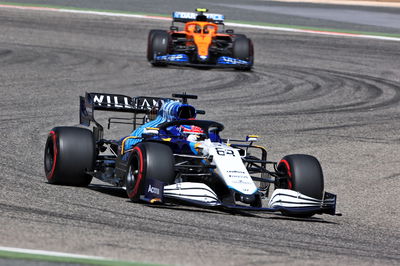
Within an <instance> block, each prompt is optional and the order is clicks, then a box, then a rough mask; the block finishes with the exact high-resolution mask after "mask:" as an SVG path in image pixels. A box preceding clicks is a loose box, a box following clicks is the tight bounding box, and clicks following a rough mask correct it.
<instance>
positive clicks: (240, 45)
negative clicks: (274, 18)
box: [232, 35, 254, 70]
mask: <svg viewBox="0 0 400 266" xmlns="http://www.w3.org/2000/svg"><path fill="white" fill-rule="evenodd" d="M232 49H233V57H234V58H236V59H240V60H244V61H248V62H250V65H249V66H246V67H240V68H238V69H239V70H251V68H252V66H253V61H254V48H253V42H252V41H251V40H250V39H249V38H246V37H245V36H241V35H239V37H238V38H236V39H235V40H234V41H233V48H232Z"/></svg>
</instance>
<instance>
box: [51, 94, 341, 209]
mask: <svg viewBox="0 0 400 266" xmlns="http://www.w3.org/2000/svg"><path fill="white" fill-rule="evenodd" d="M196 98H197V96H195V95H187V94H174V95H173V98H157V97H133V98H131V97H129V96H124V95H114V94H102V93H86V95H85V96H84V97H81V98H80V124H81V125H82V126H89V125H90V124H91V123H93V124H94V127H93V130H89V129H87V128H83V127H55V128H53V129H52V130H51V131H50V134H49V135H48V138H47V142H46V146H45V159H44V166H45V167H44V168H45V173H46V177H47V180H48V182H49V183H51V184H63V185H75V186H87V185H89V184H90V182H91V180H92V178H93V177H95V178H98V179H100V180H102V181H104V182H107V183H110V184H112V185H114V186H117V187H121V188H124V189H125V190H126V192H127V195H128V197H129V198H130V199H131V200H132V201H134V202H141V201H142V202H148V203H153V204H168V203H172V202H174V203H176V202H181V203H186V204H190V205H196V206H201V207H208V208H217V209H220V210H228V211H230V212H231V211H240V212H242V211H264V212H281V213H283V214H285V215H289V216H295V217H310V216H313V215H314V214H323V213H327V214H331V215H335V214H336V211H335V208H336V196H335V195H334V194H331V193H328V192H325V190H324V178H323V173H322V169H321V166H320V163H319V162H318V160H317V159H316V158H315V157H313V156H310V155H305V154H292V155H287V156H284V157H283V158H282V159H281V160H280V161H279V162H272V161H269V160H268V159H267V151H266V149H265V148H263V147H262V146H259V145H255V144H254V143H255V142H256V141H257V136H254V135H253V136H251V135H250V136H247V137H246V139H244V140H233V139H223V138H221V136H220V132H221V131H222V130H223V129H224V126H223V125H222V124H220V123H218V122H215V121H209V120H198V119H197V117H196V116H197V114H204V113H205V112H204V111H201V110H196V109H195V108H194V107H193V106H192V105H190V104H188V99H196ZM95 110H103V111H114V112H127V113H131V114H132V118H131V119H129V120H127V118H123V119H118V118H115V117H112V118H110V119H109V126H110V124H111V123H124V124H129V125H131V126H133V128H134V130H133V132H131V133H130V134H129V135H127V136H124V137H122V138H120V139H118V140H108V139H105V138H104V136H103V135H104V129H103V127H102V126H101V125H100V124H99V123H98V122H97V121H96V120H95V118H94V112H95Z"/></svg>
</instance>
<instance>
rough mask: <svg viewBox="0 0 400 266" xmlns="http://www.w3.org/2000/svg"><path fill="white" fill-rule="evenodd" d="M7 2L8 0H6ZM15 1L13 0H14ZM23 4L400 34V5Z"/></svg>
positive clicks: (70, 0)
mask: <svg viewBox="0 0 400 266" xmlns="http://www.w3.org/2000/svg"><path fill="white" fill-rule="evenodd" d="M6 2H7V1H6ZM10 2H11V1H10ZM15 2H19V3H34V4H42V5H60V6H67V7H79V8H89V9H108V10H123V11H132V12H145V13H155V14H171V13H172V12H173V11H194V10H195V8H197V7H207V8H209V9H210V10H211V11H212V12H219V13H222V14H224V15H225V17H226V19H228V20H244V21H253V22H264V23H272V24H283V25H292V26H303V27H314V28H315V27H317V28H324V29H338V30H343V29H346V30H352V31H364V32H378V33H389V34H400V8H393V7H385V3H382V6H380V7H376V6H375V7H370V6H349V5H340V4H330V5H324V4H317V3H300V2H301V0H300V1H299V2H298V3H296V2H294V3H288V2H278V1H266V0H235V1H232V0H218V1H212V0H205V1H200V2H199V1H188V0H152V1H142V0H112V1H110V0H96V1H93V0H16V1H15Z"/></svg>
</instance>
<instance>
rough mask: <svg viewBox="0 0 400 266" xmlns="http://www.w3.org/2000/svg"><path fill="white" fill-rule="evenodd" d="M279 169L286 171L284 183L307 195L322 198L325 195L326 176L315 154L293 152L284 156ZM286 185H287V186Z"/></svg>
mask: <svg viewBox="0 0 400 266" xmlns="http://www.w3.org/2000/svg"><path fill="white" fill-rule="evenodd" d="M278 171H279V172H281V173H284V175H285V176H286V177H287V182H284V183H283V184H282V185H283V186H284V187H280V188H287V189H291V190H294V191H297V192H300V193H301V194H304V195H306V196H309V197H312V198H315V199H320V200H322V198H323V195H324V176H323V173H322V168H321V165H320V163H319V161H318V160H317V158H315V157H314V156H311V155H306V154H292V155H287V156H285V157H283V158H282V160H281V161H280V162H279V164H278ZM285 186H286V187H285Z"/></svg>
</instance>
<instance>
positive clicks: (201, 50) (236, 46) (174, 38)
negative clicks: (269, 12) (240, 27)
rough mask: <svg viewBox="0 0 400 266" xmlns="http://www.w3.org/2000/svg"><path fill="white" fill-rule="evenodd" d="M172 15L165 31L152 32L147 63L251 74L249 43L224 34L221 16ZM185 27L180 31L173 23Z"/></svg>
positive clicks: (199, 11) (202, 13)
mask: <svg viewBox="0 0 400 266" xmlns="http://www.w3.org/2000/svg"><path fill="white" fill-rule="evenodd" d="M207 11H208V10H207V9H202V8H198V9H197V13H191V12H173V13H172V25H171V27H170V29H169V31H167V30H151V31H150V33H149V36H148V43H147V59H148V61H149V62H150V63H151V64H152V65H153V66H166V65H185V66H193V67H231V68H235V69H241V70H250V69H251V68H252V66H253V61H254V50H253V43H252V41H251V40H250V39H249V38H247V37H246V36H245V35H244V34H235V33H234V31H233V30H231V29H227V30H225V26H224V16H223V15H221V14H214V13H207ZM179 22H180V23H184V27H183V29H179V28H178V26H176V25H175V23H179Z"/></svg>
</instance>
